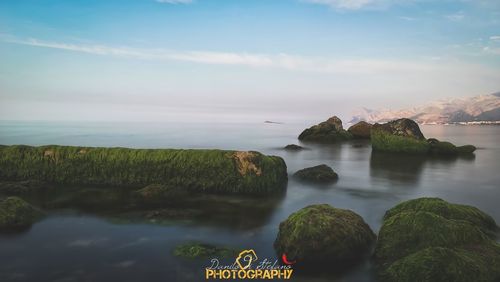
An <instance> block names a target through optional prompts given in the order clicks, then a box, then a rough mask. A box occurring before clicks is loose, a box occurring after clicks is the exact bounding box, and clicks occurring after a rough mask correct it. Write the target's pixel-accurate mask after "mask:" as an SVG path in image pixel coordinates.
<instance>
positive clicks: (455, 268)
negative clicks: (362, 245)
mask: <svg viewBox="0 0 500 282" xmlns="http://www.w3.org/2000/svg"><path fill="white" fill-rule="evenodd" d="M497 230H498V227H497V225H496V223H495V221H494V220H493V219H492V218H491V217H490V216H489V215H487V214H485V213H484V212H482V211H480V210H479V209H477V208H475V207H471V206H466V205H457V204H450V203H448V202H445V201H443V200H441V199H438V198H420V199H416V200H410V201H406V202H404V203H401V204H399V205H397V206H395V207H394V208H392V209H390V210H389V211H387V212H386V214H385V216H384V220H383V224H382V227H381V229H380V232H379V237H378V240H377V245H376V248H375V255H374V258H375V261H376V263H377V268H378V270H379V274H380V276H381V280H383V281H497V280H496V279H498V278H499V277H500V246H499V245H498V244H497V243H496V242H495V241H494V239H495V237H496V232H497Z"/></svg>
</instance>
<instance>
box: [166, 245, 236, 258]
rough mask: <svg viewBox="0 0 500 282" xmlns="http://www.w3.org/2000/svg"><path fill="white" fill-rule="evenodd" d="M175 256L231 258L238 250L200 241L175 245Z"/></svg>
mask: <svg viewBox="0 0 500 282" xmlns="http://www.w3.org/2000/svg"><path fill="white" fill-rule="evenodd" d="M173 253H174V256H177V257H183V258H188V259H197V258H230V257H236V255H238V251H237V250H234V249H231V248H227V247H219V246H215V245H211V244H206V243H200V242H188V243H185V244H181V245H178V246H176V247H175V249H174V252H173Z"/></svg>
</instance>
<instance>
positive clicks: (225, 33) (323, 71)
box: [0, 0, 500, 121]
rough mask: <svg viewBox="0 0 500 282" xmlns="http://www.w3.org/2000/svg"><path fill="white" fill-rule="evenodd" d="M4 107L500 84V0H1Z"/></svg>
mask: <svg viewBox="0 0 500 282" xmlns="http://www.w3.org/2000/svg"><path fill="white" fill-rule="evenodd" d="M0 62H1V63H0V99H1V100H0V101H1V105H0V108H1V109H0V110H1V113H0V119H3V120H18V119H24V120H26V119H27V120H33V119H36V120H160V121H161V120H173V119H179V118H182V119H199V118H200V117H203V118H208V119H217V118H224V119H227V118H232V119H235V120H237V119H240V118H241V119H248V118H250V119H253V118H256V119H258V120H261V119H271V118H272V119H282V120H286V119H300V120H304V119H310V120H322V119H325V118H326V117H328V116H330V115H333V114H338V115H341V116H343V117H348V116H349V115H350V112H351V111H352V110H355V109H356V108H357V107H373V108H380V107H390V108H397V107H407V106H412V105H416V104H420V103H425V102H427V101H429V100H432V99H438V98H445V97H462V96H472V95H479V94H488V93H491V92H495V91H498V90H500V2H499V1H496V0H491V1H486V0H476V1H473V0H443V1H430V0H241V1H237V0H193V1H189V0H162V1H155V0H119V1H118V0H112V1H111V0H110V1H104V0H88V1H62V0H50V1H49V0H34V1H28V0H23V1H1V2H0Z"/></svg>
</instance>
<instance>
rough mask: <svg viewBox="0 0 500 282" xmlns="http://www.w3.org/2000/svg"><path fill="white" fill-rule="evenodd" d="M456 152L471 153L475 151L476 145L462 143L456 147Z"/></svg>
mask: <svg viewBox="0 0 500 282" xmlns="http://www.w3.org/2000/svg"><path fill="white" fill-rule="evenodd" d="M457 150H458V153H460V154H472V153H474V151H476V147H475V146H473V145H464V146H458V147H457Z"/></svg>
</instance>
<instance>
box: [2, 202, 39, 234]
mask: <svg viewBox="0 0 500 282" xmlns="http://www.w3.org/2000/svg"><path fill="white" fill-rule="evenodd" d="M41 216H42V212H41V211H39V210H37V209H36V208H34V207H33V206H31V205H30V204H29V203H27V202H26V201H24V200H23V199H21V198H18V197H15V196H13V197H8V198H5V199H0V231H12V230H21V229H25V228H27V227H30V226H31V225H32V224H33V223H34V222H35V221H36V220H37V219H38V218H40V217H41Z"/></svg>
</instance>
